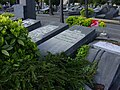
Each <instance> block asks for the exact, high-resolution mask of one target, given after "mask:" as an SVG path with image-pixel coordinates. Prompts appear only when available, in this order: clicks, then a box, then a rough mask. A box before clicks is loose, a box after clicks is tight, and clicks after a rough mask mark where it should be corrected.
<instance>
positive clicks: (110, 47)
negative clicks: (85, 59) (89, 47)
mask: <svg viewBox="0 0 120 90" xmlns="http://www.w3.org/2000/svg"><path fill="white" fill-rule="evenodd" d="M93 46H94V47H97V48H100V49H104V50H106V51H108V52H112V53H115V54H118V55H120V46H118V45H115V44H112V43H109V42H103V41H99V42H97V43H95V44H93Z"/></svg>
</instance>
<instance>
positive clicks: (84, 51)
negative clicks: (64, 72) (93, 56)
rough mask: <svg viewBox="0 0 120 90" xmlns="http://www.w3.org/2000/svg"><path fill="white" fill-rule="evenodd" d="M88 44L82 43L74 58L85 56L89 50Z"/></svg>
mask: <svg viewBox="0 0 120 90" xmlns="http://www.w3.org/2000/svg"><path fill="white" fill-rule="evenodd" d="M89 48H90V46H88V45H84V46H82V47H81V48H79V49H78V53H77V55H76V56H77V57H76V58H80V59H81V58H83V59H84V58H86V56H87V54H88V51H89Z"/></svg>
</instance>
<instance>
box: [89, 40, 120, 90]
mask: <svg viewBox="0 0 120 90" xmlns="http://www.w3.org/2000/svg"><path fill="white" fill-rule="evenodd" d="M119 48H120V46H116V45H114V44H111V43H108V42H101V41H100V42H95V43H94V44H93V45H92V47H91V48H90V51H89V55H88V57H87V59H89V61H91V62H92V61H97V62H98V68H97V73H96V75H95V82H96V83H97V84H99V85H102V86H104V90H119V89H120V53H119ZM93 52H94V53H93ZM95 90H96V89H95Z"/></svg>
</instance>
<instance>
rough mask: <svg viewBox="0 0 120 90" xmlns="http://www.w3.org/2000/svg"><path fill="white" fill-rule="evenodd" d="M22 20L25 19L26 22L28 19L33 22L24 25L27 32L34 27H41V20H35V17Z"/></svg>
mask: <svg viewBox="0 0 120 90" xmlns="http://www.w3.org/2000/svg"><path fill="white" fill-rule="evenodd" d="M24 21H27V22H28V21H33V23H31V24H29V23H28V25H27V26H25V28H27V29H28V31H29V32H30V31H33V30H34V29H36V28H39V27H41V22H40V21H39V20H35V19H25V20H23V21H22V22H24Z"/></svg>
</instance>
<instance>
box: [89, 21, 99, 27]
mask: <svg viewBox="0 0 120 90" xmlns="http://www.w3.org/2000/svg"><path fill="white" fill-rule="evenodd" d="M92 26H99V22H98V20H92V23H91V25H90V27H92Z"/></svg>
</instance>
